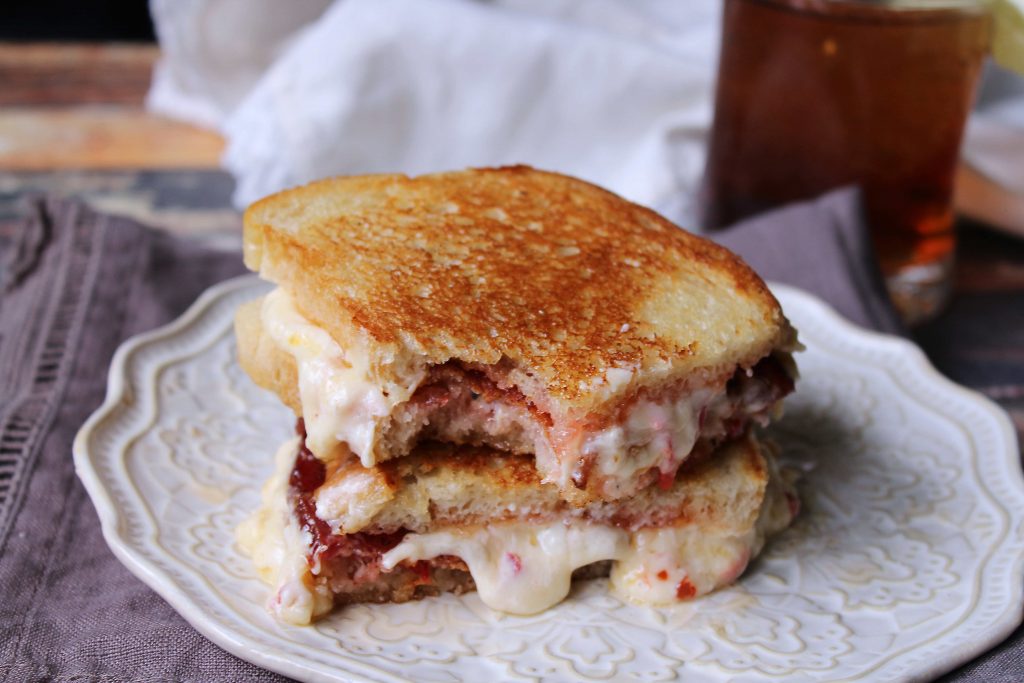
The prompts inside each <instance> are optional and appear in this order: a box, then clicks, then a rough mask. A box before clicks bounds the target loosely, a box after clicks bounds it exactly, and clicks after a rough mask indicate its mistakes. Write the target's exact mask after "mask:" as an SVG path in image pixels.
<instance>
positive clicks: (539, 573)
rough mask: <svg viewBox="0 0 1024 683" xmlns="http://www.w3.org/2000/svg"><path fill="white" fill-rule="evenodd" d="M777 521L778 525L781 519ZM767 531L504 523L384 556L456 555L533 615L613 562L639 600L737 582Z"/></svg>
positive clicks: (503, 602)
mask: <svg viewBox="0 0 1024 683" xmlns="http://www.w3.org/2000/svg"><path fill="white" fill-rule="evenodd" d="M776 509H777V508H776ZM764 517H766V515H762V518H764ZM772 521H773V526H774V525H777V524H778V523H779V521H780V520H778V519H773V520H772ZM788 521H789V520H788V519H787V520H786V521H785V523H788ZM782 526H785V524H783V525H782ZM764 532H765V529H764V525H762V524H761V523H759V524H758V525H757V526H755V527H753V528H751V529H750V530H749V531H747V532H746V533H735V532H733V531H723V530H709V529H706V528H702V527H701V526H700V525H684V526H679V527H664V528H658V529H641V530H638V531H634V532H628V531H626V530H623V529H620V528H618V527H614V526H607V525H601V524H590V523H586V522H582V521H579V520H571V521H570V520H567V521H557V522H553V523H549V524H546V525H537V524H532V523H530V522H503V523H500V524H492V525H488V526H483V527H474V528H468V529H459V530H455V531H439V532H433V533H425V534H410V535H408V536H406V537H405V539H404V540H403V541H402V542H401V543H400V544H399V545H398V546H396V547H395V548H394V549H392V550H391V551H389V552H388V553H386V554H385V555H384V558H383V562H382V566H383V567H384V568H385V569H390V568H392V567H394V566H396V565H397V564H399V563H400V562H403V561H416V560H429V559H432V558H435V557H438V556H441V555H455V556H456V557H459V558H461V559H462V561H463V562H465V563H466V564H467V565H468V566H469V571H470V573H471V574H472V575H473V580H474V582H475V583H476V588H477V591H478V592H479V594H480V599H481V600H482V601H483V603H484V604H485V605H487V606H488V607H491V608H493V609H496V610H500V611H502V612H510V613H512V614H534V613H536V612H540V611H543V610H545V609H547V608H549V607H551V606H553V605H555V604H557V603H559V602H560V601H561V600H562V599H564V598H565V596H566V595H568V593H569V587H570V584H571V582H572V573H573V571H574V570H576V569H578V568H580V567H584V566H586V565H588V564H591V563H593V562H600V561H601V560H614V563H613V565H612V573H611V587H612V591H613V592H614V593H615V594H617V595H618V596H619V597H621V598H623V599H625V600H628V601H630V602H634V603H638V604H648V605H667V604H671V603H673V602H676V601H678V600H685V599H689V598H693V597H696V596H699V595H704V594H705V593H708V592H710V591H712V590H714V589H716V588H718V587H720V586H723V585H726V584H729V583H732V582H733V581H735V580H736V579H737V578H738V577H739V575H740V574H742V573H743V570H744V569H746V567H747V564H748V563H749V562H750V559H751V558H752V557H754V556H755V555H756V554H757V553H758V552H760V550H761V547H762V546H763V544H764V537H765V533H764Z"/></svg>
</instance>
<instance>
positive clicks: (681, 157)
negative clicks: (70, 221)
mask: <svg viewBox="0 0 1024 683" xmlns="http://www.w3.org/2000/svg"><path fill="white" fill-rule="evenodd" d="M733 4H736V3H733ZM755 4H756V3H755ZM722 16H723V3H722V2H721V1H720V0H689V1H688V2H686V3H679V2H671V1H667V2H666V1H661V0H634V1H632V2H623V1H619V0H585V1H580V0H431V1H430V2H423V1H422V0H335V2H330V1H329V0H293V1H291V2H287V3H281V2H276V1H272V0H177V1H175V0H152V2H150V3H148V4H147V3H144V2H139V1H128V0H123V1H118V0H105V1H104V0H82V1H79V2H71V1H65V2H59V1H56V0H37V1H35V2H31V3H3V5H2V6H0V84H2V87H0V239H5V235H6V237H7V238H9V237H10V231H11V230H13V229H14V228H13V225H14V223H13V220H14V218H15V217H16V216H17V215H18V212H19V206H20V203H21V202H22V200H23V198H24V196H25V195H26V194H27V193H32V192H43V193H51V194H56V195H65V196H77V197H82V198H84V199H85V200H86V201H88V202H90V203H91V204H93V205H94V206H96V207H97V208H99V209H101V210H106V211H111V212H116V213H121V214H126V215H129V216H132V217H135V218H138V219H141V220H143V221H145V222H147V223H150V224H152V225H156V226H159V227H163V228H168V229H171V230H173V231H174V232H176V233H180V234H188V235H192V236H194V237H195V238H196V239H199V240H202V241H204V242H208V243H210V244H214V245H219V246H223V247H225V248H236V247H237V245H238V244H239V234H238V227H239V225H240V217H239V216H240V214H239V211H240V209H241V208H243V207H244V206H245V205H246V204H247V203H248V202H250V201H252V200H253V199H255V198H258V197H260V196H262V195H264V194H266V193H269V192H272V191H275V190H277V189H280V188H282V187H286V186H290V185H295V184H298V183H301V182H304V181H307V180H309V179H312V178H315V177H320V176H324V175H328V174H337V173H365V172H381V171H404V172H409V173H418V172H424V171H430V170H439V169H448V168H459V167H464V166H469V165H485V164H488V165H489V164H501V163H518V162H527V163H532V164H534V165H537V166H541V167H547V168H551V169H554V170H561V171H565V172H569V173H572V174H575V175H579V176H581V177H584V178H586V179H589V180H592V181H595V182H598V183H600V184H602V185H605V186H608V187H610V188H611V189H613V190H615V191H617V192H619V193H621V194H623V195H625V196H626V197H628V198H630V199H633V200H635V201H638V202H641V203H644V204H647V205H650V206H652V207H654V208H655V209H657V210H659V211H661V212H663V213H665V214H666V215H668V216H669V217H670V218H672V219H673V220H675V221H677V222H679V223H680V224H682V225H684V226H687V227H690V228H695V227H697V226H698V225H699V222H700V216H699V210H698V209H699V206H698V204H699V197H700V190H701V180H702V175H703V171H704V168H705V162H706V154H707V145H708V139H709V135H710V131H711V128H712V121H713V117H714V96H715V77H716V67H717V63H718V56H719V48H720V32H721V30H722ZM827 47H828V46H827V45H825V48H827ZM826 52H827V49H826ZM934 104H935V103H928V102H923V103H922V104H921V116H922V117H930V116H933V115H934V111H935V110H934ZM755 113H756V111H755ZM1022 178H1024V80H1022V79H1021V78H1020V77H1019V76H1017V75H1015V74H1013V73H1011V72H1010V71H1007V70H1006V69H1003V68H1001V67H999V66H996V65H995V64H993V63H992V62H991V60H985V63H984V68H983V74H982V78H981V83H980V88H979V93H978V98H977V101H976V106H975V109H974V113H973V114H972V116H971V119H970V121H969V123H968V126H967V133H966V137H965V144H964V146H963V154H962V160H961V162H960V163H959V164H958V165H957V166H956V168H955V181H956V184H955V196H954V204H953V205H954V208H955V216H956V221H957V223H956V229H957V232H958V233H959V235H960V242H961V246H960V252H959V254H960V256H959V258H958V260H957V262H956V270H955V273H954V283H955V284H954V286H953V297H952V299H951V300H950V302H949V305H948V307H947V308H945V309H943V310H944V311H945V313H944V315H942V316H940V317H938V318H936V319H934V320H932V321H931V322H928V323H927V324H923V325H920V326H918V327H917V328H916V329H915V332H914V334H915V336H916V339H917V340H918V341H919V342H920V343H921V344H922V345H923V346H924V348H925V349H926V350H927V351H928V353H929V355H930V357H931V358H932V360H933V361H934V362H936V363H937V364H938V365H939V366H940V367H941V368H943V369H944V370H945V371H946V372H947V373H948V374H950V375H951V376H953V378H954V379H958V380H960V381H964V382H967V383H969V384H971V385H972V386H976V387H979V388H982V389H984V390H986V391H987V392H988V393H989V394H990V395H992V396H993V397H996V398H1000V399H1001V400H1004V401H1011V402H1020V403H1021V404H1024V396H1018V395H1017V394H1024V390H1021V389H1020V388H1019V387H1018V386H1017V383H1016V380H1013V379H1012V378H1013V377H1017V376H1018V375H1021V370H1020V368H1021V366H1022V363H1021V360H1022V358H1024V356H1022V355H1021V354H1022V353H1024V351H1021V349H1024V339H1022V338H1021V336H1024V305H1020V306H1018V305H1015V304H1014V302H1020V301H1021V298H1020V296H1021V295H1020V292H1021V291H1024V248H1022V242H1021V238H1022V236H1024V181H1022ZM994 326H995V327H998V328H999V329H1003V330H1008V331H1007V332H1005V333H1002V334H1001V335H1000V334H999V333H993V328H994ZM1014 387H1016V388H1014ZM1015 392H1016V393H1015Z"/></svg>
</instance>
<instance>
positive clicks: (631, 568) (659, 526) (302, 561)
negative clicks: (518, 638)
mask: <svg viewBox="0 0 1024 683" xmlns="http://www.w3.org/2000/svg"><path fill="white" fill-rule="evenodd" d="M754 457H756V462H757V463H761V464H760V465H757V467H762V468H764V469H766V471H767V474H766V475H764V476H765V477H766V479H767V482H766V483H764V482H762V483H761V484H760V485H759V486H755V487H753V488H749V489H745V490H746V491H747V492H746V493H744V494H742V495H743V496H744V497H745V498H750V500H743V501H732V500H730V501H729V502H730V503H732V504H734V505H735V504H737V503H746V504H748V505H749V506H750V509H751V510H755V511H759V512H756V513H755V517H754V518H751V519H750V520H748V521H734V522H732V523H725V522H723V521H722V520H721V519H711V518H709V519H690V518H688V517H687V515H685V514H684V515H683V516H682V517H681V518H678V519H670V520H669V521H665V522H663V523H654V520H653V518H648V519H646V520H645V519H644V518H643V517H635V516H634V517H633V518H630V519H627V518H618V519H617V518H614V517H610V516H609V517H601V516H599V515H593V516H589V517H588V515H586V514H583V513H581V512H580V511H579V510H573V509H571V508H569V509H568V511H567V512H563V513H562V514H556V515H550V514H546V515H545V514H541V513H540V512H539V511H538V512H537V514H535V515H530V514H529V513H528V511H525V510H524V511H521V512H522V513H523V514H520V515H519V516H515V515H512V516H507V517H502V518H496V519H494V520H490V521H482V520H481V521H477V522H476V523H470V524H451V523H448V524H442V525H440V526H437V527H436V528H434V527H432V526H429V525H428V526H427V527H426V528H421V529H418V530H415V531H414V530H410V529H409V528H405V527H397V528H375V529H373V530H370V527H366V528H365V530H363V531H358V532H355V533H349V534H345V533H338V532H337V531H336V529H335V525H332V524H330V523H329V522H328V521H327V520H325V519H323V518H322V517H321V516H320V515H319V514H318V512H317V504H316V498H317V492H318V490H319V489H321V487H323V486H324V482H325V481H326V480H327V476H328V475H327V468H326V467H325V466H324V464H323V463H322V462H321V461H320V460H318V459H317V458H315V457H314V456H313V455H312V454H311V453H310V452H309V450H308V449H306V448H305V447H304V446H302V444H301V439H293V440H292V441H290V442H288V443H287V444H285V446H283V447H282V449H281V450H280V452H279V454H278V465H277V471H276V473H275V475H274V476H273V477H272V478H271V480H270V482H268V484H267V486H266V487H265V488H264V502H263V507H262V508H261V509H260V510H259V511H258V512H257V513H256V514H255V515H254V516H253V517H252V518H251V519H250V520H248V521H247V522H246V523H245V524H243V526H242V527H241V528H240V531H239V540H240V543H241V545H242V546H243V548H244V549H245V550H246V551H247V552H248V553H249V554H250V555H251V556H252V557H253V559H254V560H255V563H256V565H257V567H258V568H260V574H261V576H262V578H264V580H266V581H268V582H269V583H271V584H273V585H275V586H276V587H277V590H276V591H275V593H274V595H273V597H272V598H271V601H270V608H271V610H272V611H273V612H275V614H277V616H278V617H279V618H281V619H282V620H283V621H286V622H289V623H299V624H302V623H309V621H311V620H312V619H314V618H315V617H316V616H318V615H320V614H322V613H324V612H326V611H328V610H329V609H330V607H331V605H332V603H334V602H356V601H402V600H409V599H416V598H420V597H424V596H428V595H436V594H439V593H441V592H457V593H458V592H463V591H465V590H473V589H475V590H476V591H477V592H478V593H479V595H480V599H481V600H482V601H483V602H484V603H485V604H486V605H488V606H490V607H492V608H494V609H497V610H501V611H505V612H510V613H516V614H531V613H535V612H539V611H542V610H544V609H546V608H548V607H551V606H552V605H554V604H557V603H558V602H559V601H561V600H562V599H563V598H564V597H565V596H566V595H567V594H568V592H569V589H570V585H571V582H572V580H573V578H577V577H579V576H581V575H584V576H600V575H606V574H608V572H609V570H610V574H611V586H612V590H613V591H614V592H615V593H617V594H618V595H619V596H620V597H622V598H624V599H627V600H630V601H632V602H637V603H644V604H656V605H658V604H669V603H672V602H673V601H676V600H685V599H689V598H693V597H696V596H699V595H703V594H705V593H707V592H709V591H711V590H714V589H715V588H717V587H719V586H722V585H725V584H728V583H731V582H732V581H734V580H735V579H736V578H737V577H738V576H739V575H740V574H741V573H742V572H743V570H744V569H745V568H746V566H747V564H748V563H749V561H750V560H751V559H752V558H753V557H754V556H756V555H757V553H758V552H759V551H760V549H761V547H762V546H763V544H764V540H765V537H766V536H767V535H770V534H773V533H775V532H777V531H779V530H781V529H783V528H785V527H786V526H787V525H788V524H789V523H790V521H791V520H792V518H793V516H794V515H795V514H796V511H797V510H796V508H797V504H796V497H795V494H794V493H793V491H792V490H791V489H790V488H789V487H788V486H787V485H786V484H785V483H784V482H783V481H782V479H781V478H780V476H779V475H778V473H777V472H776V470H775V467H774V465H773V464H772V461H771V458H770V455H765V456H764V457H763V459H762V454H761V453H760V452H758V453H756V454H755V456H754ZM755 469H756V468H755ZM762 471H763V470H762ZM724 483H725V485H726V486H727V487H728V486H735V485H736V484H737V482H733V481H730V482H724ZM733 495H735V494H733ZM723 507H727V506H723ZM435 526H436V525H435ZM609 561H611V562H609Z"/></svg>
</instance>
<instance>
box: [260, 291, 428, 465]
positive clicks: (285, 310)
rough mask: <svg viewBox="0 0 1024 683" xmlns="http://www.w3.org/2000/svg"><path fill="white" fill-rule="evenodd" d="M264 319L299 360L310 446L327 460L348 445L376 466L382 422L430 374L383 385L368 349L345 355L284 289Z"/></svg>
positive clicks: (354, 347)
mask: <svg viewBox="0 0 1024 683" xmlns="http://www.w3.org/2000/svg"><path fill="white" fill-rule="evenodd" d="M262 315H263V326H264V328H265V329H266V331H267V333H268V334H269V335H270V338H271V339H273V340H274V343H275V344H277V346H278V347H279V348H280V349H282V350H283V351H285V352H287V353H289V354H291V355H292V357H293V358H295V364H296V366H297V368H298V374H299V398H300V400H301V401H302V416H303V419H305V421H306V446H307V447H308V448H309V450H311V451H312V452H313V453H314V454H315V455H316V456H317V457H318V458H320V459H322V460H326V459H328V457H329V455H330V453H331V451H332V450H333V449H334V447H335V446H336V445H337V444H338V443H345V444H347V445H348V447H349V449H350V450H351V451H352V452H353V453H355V454H356V455H357V456H359V460H360V462H361V463H362V464H363V466H364V467H373V466H374V465H375V464H376V457H375V455H374V446H375V445H376V439H377V433H378V431H379V427H380V425H381V423H382V422H384V421H385V420H387V419H388V417H389V416H390V414H391V411H392V409H393V408H394V407H395V406H396V405H398V404H399V403H402V402H403V401H407V400H408V399H409V397H410V396H411V395H412V392H413V391H414V390H415V388H416V387H417V386H418V385H419V383H420V382H421V381H422V379H423V377H424V375H425V371H424V370H422V369H419V370H416V371H413V372H411V373H409V376H407V377H404V378H403V381H402V382H401V383H400V384H392V383H389V384H388V385H387V386H384V385H382V383H381V382H379V381H377V380H376V379H375V378H374V377H373V376H372V373H371V369H370V357H369V353H368V351H367V350H366V348H365V347H364V346H363V345H361V344H359V343H357V342H356V341H355V340H353V341H352V342H351V343H350V344H349V345H348V346H346V348H345V349H344V350H342V348H341V347H340V346H339V345H338V343H337V342H336V341H334V339H333V338H332V337H331V335H329V334H328V333H327V331H326V330H324V329H322V328H320V327H318V326H316V325H314V324H313V323H311V322H310V321H309V320H307V319H306V318H305V317H303V316H302V314H301V313H299V311H298V310H297V309H296V307H295V303H294V302H293V301H292V298H291V297H290V296H289V295H288V293H287V292H285V291H284V290H283V289H281V288H277V289H275V290H274V291H273V292H271V293H270V294H268V295H267V296H266V298H265V299H264V301H263V314H262Z"/></svg>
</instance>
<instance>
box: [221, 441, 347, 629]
mask: <svg viewBox="0 0 1024 683" xmlns="http://www.w3.org/2000/svg"><path fill="white" fill-rule="evenodd" d="M298 445H299V440H298V438H294V439H291V440H289V441H286V442H285V443H284V444H283V445H282V446H281V448H280V449H278V452H277V455H276V456H275V466H274V474H273V476H271V478H270V479H269V480H267V483H266V484H264V485H263V490H262V493H261V499H262V504H261V505H260V507H259V509H257V510H256V512H255V513H253V514H252V515H251V516H250V517H249V518H247V519H246V520H245V521H244V522H242V523H241V524H240V525H239V527H238V530H237V531H236V539H237V541H238V545H239V546H241V548H242V550H243V551H244V552H245V553H246V554H247V555H249V557H250V558H252V561H253V565H255V567H256V573H257V574H258V575H259V577H260V579H262V580H263V581H264V582H265V583H268V584H270V585H271V586H274V587H275V590H274V593H273V594H272V595H271V597H270V600H269V601H268V602H267V609H268V610H269V611H270V612H271V613H272V614H273V615H274V616H276V617H277V618H278V619H280V620H281V621H283V622H286V623H289V624H299V625H301V624H308V623H310V621H312V620H313V618H315V617H317V616H319V615H321V614H324V613H326V612H327V611H329V610H330V609H331V605H332V603H333V601H332V599H331V596H330V594H329V592H328V591H327V590H326V588H324V587H316V586H314V583H313V577H312V575H311V574H310V572H309V565H308V563H307V562H306V549H307V548H308V547H309V544H310V541H311V539H310V537H309V534H308V532H304V531H303V530H302V529H301V528H299V525H298V524H297V523H296V522H295V519H294V517H293V516H292V513H291V509H290V508H289V505H288V475H289V474H290V472H291V469H292V465H293V464H294V462H295V451H296V449H297V448H298Z"/></svg>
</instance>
